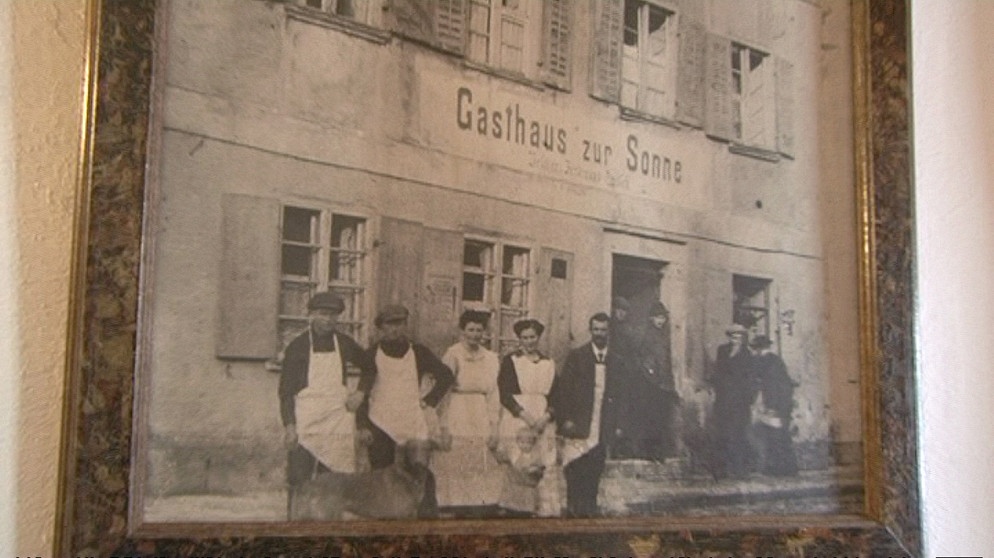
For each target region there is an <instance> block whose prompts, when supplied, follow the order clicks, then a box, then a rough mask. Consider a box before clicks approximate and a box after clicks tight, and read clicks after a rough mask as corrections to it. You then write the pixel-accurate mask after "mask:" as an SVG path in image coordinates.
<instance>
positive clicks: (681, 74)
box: [676, 15, 707, 128]
mask: <svg viewBox="0 0 994 558" xmlns="http://www.w3.org/2000/svg"><path fill="white" fill-rule="evenodd" d="M679 41H680V59H679V63H678V65H677V95H676V108H677V111H676V118H677V120H679V121H680V122H683V123H684V124H689V125H691V126H694V127H695V128H700V127H702V126H703V125H704V109H705V90H704V70H705V67H706V61H707V58H706V51H707V32H706V31H705V30H704V25H702V24H701V23H700V22H698V21H696V20H693V19H691V18H690V17H687V16H683V15H681V17H680V39H679Z"/></svg>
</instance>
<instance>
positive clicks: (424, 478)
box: [289, 441, 438, 521]
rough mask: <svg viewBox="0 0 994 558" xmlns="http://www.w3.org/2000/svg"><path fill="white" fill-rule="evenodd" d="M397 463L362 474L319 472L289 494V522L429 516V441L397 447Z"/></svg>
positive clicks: (432, 502)
mask: <svg viewBox="0 0 994 558" xmlns="http://www.w3.org/2000/svg"><path fill="white" fill-rule="evenodd" d="M397 449H398V451H397V460H396V462H395V463H394V464H393V465H391V466H389V467H385V468H383V469H377V470H375V471H369V472H365V473H354V474H349V473H334V472H332V473H322V474H320V475H318V476H317V477H315V478H314V479H311V480H309V481H307V482H305V483H303V484H301V485H300V486H299V487H297V488H296V489H295V490H293V492H292V493H291V495H290V498H291V500H290V506H289V508H290V520H291V521H301V520H337V519H354V518H371V519H373V518H375V519H399V518H416V517H422V518H423V517H434V516H436V515H437V514H438V504H437V501H436V499H435V476H434V475H433V474H432V472H431V470H429V469H428V463H429V458H430V456H431V442H428V441H410V442H407V443H406V444H405V445H404V446H403V447H398V448H397Z"/></svg>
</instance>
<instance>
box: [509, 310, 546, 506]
mask: <svg viewBox="0 0 994 558" xmlns="http://www.w3.org/2000/svg"><path fill="white" fill-rule="evenodd" d="M543 331H545V327H544V326H543V325H542V323H541V322H539V321H538V320H535V319H524V320H520V321H518V322H516V323H515V324H514V333H515V335H517V336H518V343H519V348H518V350H517V351H515V352H514V353H511V354H509V355H507V356H506V357H504V359H503V360H502V361H501V365H500V372H499V373H498V376H497V387H498V390H499V391H500V402H501V406H502V407H503V408H504V414H503V415H502V417H501V421H500V443H501V445H502V447H501V449H500V450H499V451H502V452H503V453H504V454H507V455H511V454H513V453H514V449H513V448H515V447H516V446H515V444H516V443H517V438H518V433H519V432H520V431H521V429H522V428H529V429H531V430H532V431H533V432H534V433H535V434H536V436H537V448H538V452H539V454H540V455H541V461H542V464H543V465H544V471H543V474H542V477H541V479H540V480H539V482H538V502H537V505H536V509H535V510H534V513H535V514H536V515H538V516H540V517H555V516H558V515H560V513H561V504H560V497H559V482H558V474H557V471H556V470H555V467H556V432H555V423H554V422H552V413H553V410H552V409H551V408H550V407H549V399H548V397H549V392H551V391H552V384H553V382H554V381H555V379H556V367H555V363H553V361H552V359H550V358H549V357H547V356H545V355H543V354H542V353H541V352H539V350H538V342H539V339H541V337H542V332H543ZM517 511H525V510H517Z"/></svg>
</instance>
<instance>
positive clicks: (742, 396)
mask: <svg viewBox="0 0 994 558" xmlns="http://www.w3.org/2000/svg"><path fill="white" fill-rule="evenodd" d="M725 335H726V336H728V342H727V343H725V344H723V345H721V346H720V347H718V351H717V355H716V358H715V362H714V373H713V374H712V376H711V385H712V387H713V388H714V410H713V413H712V421H713V422H712V426H713V427H714V435H715V438H714V440H715V450H716V455H715V460H716V463H714V464H713V466H714V472H715V476H716V477H726V476H731V477H733V478H744V477H745V476H747V475H748V473H749V469H750V464H751V462H752V459H753V455H752V453H753V450H752V446H751V444H750V442H749V426H750V425H751V423H752V402H753V401H755V399H756V394H757V393H758V389H759V386H758V381H757V378H756V370H755V364H754V359H753V356H752V353H750V352H749V347H748V346H747V341H748V336H749V330H748V329H746V328H745V326H743V325H741V324H732V325H731V326H729V327H728V328H727V329H726V330H725Z"/></svg>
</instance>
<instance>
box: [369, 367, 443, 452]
mask: <svg viewBox="0 0 994 558" xmlns="http://www.w3.org/2000/svg"><path fill="white" fill-rule="evenodd" d="M432 411H433V410H432ZM369 420H371V421H373V424H375V425H376V426H378V427H379V428H380V430H382V431H384V432H386V433H387V435H388V436H390V439H392V440H393V441H394V442H395V443H397V445H403V444H404V443H405V442H407V441H408V440H427V439H428V438H429V429H428V423H427V421H426V420H425V413H424V412H422V409H421V386H420V384H419V383H418V366H417V360H415V358H414V348H413V347H409V348H408V349H407V352H406V353H405V354H404V356H402V357H400V358H393V357H390V356H387V354H386V353H384V352H383V349H377V351H376V382H375V383H374V384H373V389H372V390H371V391H370V393H369Z"/></svg>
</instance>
